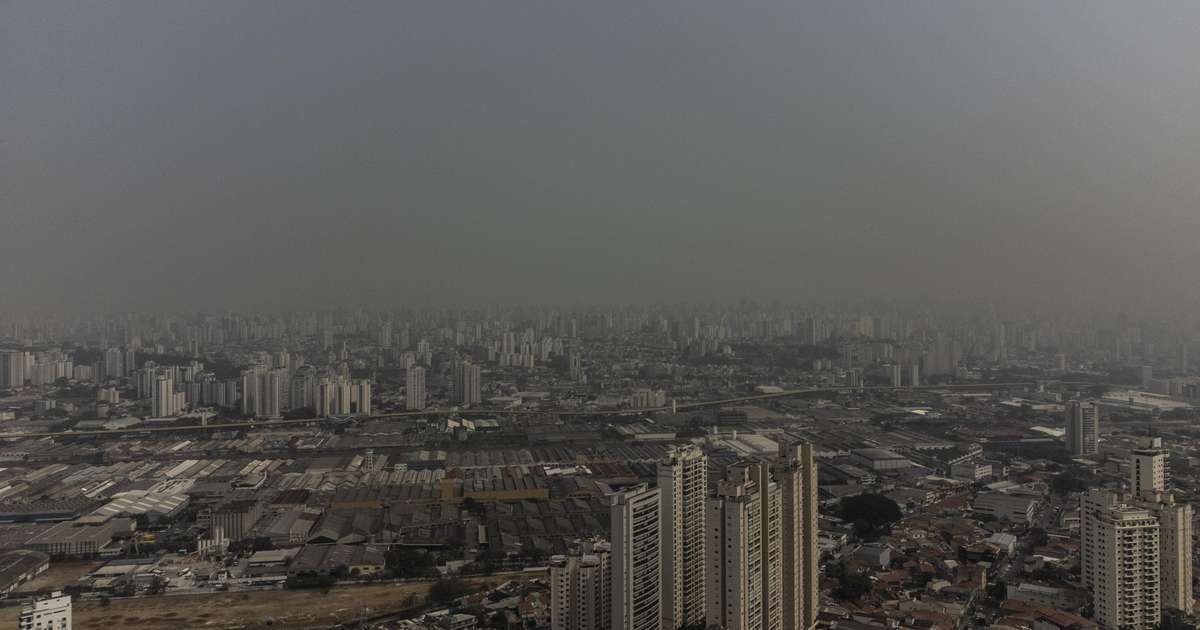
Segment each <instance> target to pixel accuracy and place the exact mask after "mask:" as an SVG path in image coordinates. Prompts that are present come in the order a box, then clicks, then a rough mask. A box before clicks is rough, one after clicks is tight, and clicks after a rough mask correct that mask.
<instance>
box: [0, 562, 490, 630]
mask: <svg viewBox="0 0 1200 630" xmlns="http://www.w3.org/2000/svg"><path fill="white" fill-rule="evenodd" d="M512 577H513V576H511V575H510V576H491V577H487V578H474V579H470V580H467V582H468V583H471V584H475V585H479V586H480V587H481V588H482V587H483V586H485V585H486V586H492V585H496V584H500V583H502V582H504V581H505V580H507V579H511V578H512ZM429 586H430V583H426V582H409V583H405V584H378V585H369V586H341V587H336V588H332V589H327V590H324V591H322V590H304V591H253V592H244V593H214V594H211V595H176V596H169V597H135V598H117V599H112V600H110V601H109V604H108V605H107V606H103V605H101V604H100V602H99V601H97V600H87V601H76V603H75V606H74V609H73V611H72V613H73V616H74V627H75V628H76V629H77V630H112V629H113V628H138V629H139V630H177V629H179V628H212V629H214V630H219V629H233V628H268V627H269V628H286V629H288V630H296V629H299V628H328V627H329V626H330V625H332V624H335V623H340V622H345V621H353V620H355V619H359V618H361V617H362V616H363V615H364V614H365V615H366V616H375V615H382V614H386V613H388V612H394V611H399V610H403V609H404V608H406V603H410V602H420V601H423V600H424V598H425V595H426V594H427V593H428V592H429ZM410 598H411V599H410ZM364 609H365V610H364ZM3 612H4V613H8V614H5V615H4V617H3V618H0V630H15V629H16V627H17V610H16V609H14V608H5V609H4V611H3Z"/></svg>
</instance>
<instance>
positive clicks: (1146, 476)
mask: <svg viewBox="0 0 1200 630" xmlns="http://www.w3.org/2000/svg"><path fill="white" fill-rule="evenodd" d="M1167 457H1168V454H1167V450H1166V449H1165V448H1163V445H1162V438H1158V437H1148V438H1143V439H1142V440H1141V443H1140V444H1138V448H1136V449H1134V450H1133V458H1132V460H1131V461H1130V464H1129V469H1130V474H1131V475H1132V480H1131V481H1132V482H1133V491H1134V492H1135V493H1137V494H1138V495H1144V494H1148V493H1155V492H1166V491H1167V486H1168V484H1169V483H1170V481H1169V479H1170V472H1169V470H1168V468H1167Z"/></svg>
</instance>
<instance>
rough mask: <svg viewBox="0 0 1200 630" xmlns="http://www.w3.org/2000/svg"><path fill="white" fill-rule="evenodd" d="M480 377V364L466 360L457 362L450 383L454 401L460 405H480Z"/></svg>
mask: <svg viewBox="0 0 1200 630" xmlns="http://www.w3.org/2000/svg"><path fill="white" fill-rule="evenodd" d="M479 379H480V371H479V366H478V365H475V364H473V363H471V362H470V361H465V360H464V361H459V362H458V363H455V364H454V367H453V373H452V374H451V383H450V386H451V390H452V391H451V395H452V396H453V400H454V402H456V403H458V404H460V405H478V404H479V402H480V401H481V400H482V398H481V396H480V382H479Z"/></svg>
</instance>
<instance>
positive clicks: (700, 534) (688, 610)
mask: <svg viewBox="0 0 1200 630" xmlns="http://www.w3.org/2000/svg"><path fill="white" fill-rule="evenodd" d="M658 488H659V490H660V491H661V501H662V522H661V535H660V538H661V540H662V548H663V566H662V571H661V575H662V592H663V595H664V597H665V598H666V599H665V600H664V603H663V609H662V615H663V625H662V627H663V629H664V630H675V629H676V628H680V627H683V626H694V625H696V624H702V623H703V622H704V617H705V603H704V600H705V589H704V554H705V535H704V527H705V524H704V502H705V498H706V497H707V495H708V457H707V456H705V455H704V452H703V451H701V450H700V448H699V447H697V446H683V447H674V448H672V449H670V450H669V451H668V452H667V455H666V458H665V459H664V460H663V461H661V462H659V464H658Z"/></svg>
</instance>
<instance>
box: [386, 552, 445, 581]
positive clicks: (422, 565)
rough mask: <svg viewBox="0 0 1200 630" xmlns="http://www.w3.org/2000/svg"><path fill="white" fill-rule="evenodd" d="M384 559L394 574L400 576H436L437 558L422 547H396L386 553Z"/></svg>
mask: <svg viewBox="0 0 1200 630" xmlns="http://www.w3.org/2000/svg"><path fill="white" fill-rule="evenodd" d="M384 560H385V562H386V566H387V568H388V570H389V571H391V573H392V575H395V576H396V577H398V578H423V577H436V576H437V569H436V568H434V567H435V566H436V564H437V558H436V557H434V555H433V554H431V553H428V552H426V551H424V550H421V549H405V548H403V547H396V548H393V549H391V550H389V551H388V552H387V553H385V554H384Z"/></svg>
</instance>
